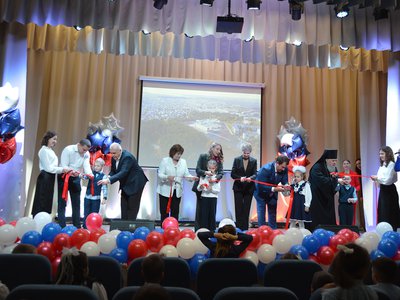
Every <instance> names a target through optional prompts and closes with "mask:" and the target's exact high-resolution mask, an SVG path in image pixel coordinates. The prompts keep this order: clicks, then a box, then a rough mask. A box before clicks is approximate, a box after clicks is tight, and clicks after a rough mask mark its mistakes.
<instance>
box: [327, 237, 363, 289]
mask: <svg viewBox="0 0 400 300" xmlns="http://www.w3.org/2000/svg"><path fill="white" fill-rule="evenodd" d="M338 250H339V251H338V252H337V253H336V256H335V258H334V259H333V262H332V265H331V273H332V275H333V277H334V281H335V283H336V284H337V285H338V286H340V287H342V288H350V287H352V286H354V285H355V284H356V283H357V282H358V281H362V280H363V279H364V277H365V276H366V275H367V273H368V270H369V266H370V258H369V254H368V252H367V250H365V249H364V248H363V247H360V246H358V245H356V244H354V243H350V244H347V245H345V246H344V245H339V246H338Z"/></svg>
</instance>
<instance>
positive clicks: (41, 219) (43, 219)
mask: <svg viewBox="0 0 400 300" xmlns="http://www.w3.org/2000/svg"><path fill="white" fill-rule="evenodd" d="M33 220H34V221H35V222H36V231H37V232H42V229H43V227H44V226H45V225H47V224H49V223H51V221H52V218H51V216H50V214H49V213H47V212H45V211H41V212H40V213H38V214H36V216H35V217H34V218H33Z"/></svg>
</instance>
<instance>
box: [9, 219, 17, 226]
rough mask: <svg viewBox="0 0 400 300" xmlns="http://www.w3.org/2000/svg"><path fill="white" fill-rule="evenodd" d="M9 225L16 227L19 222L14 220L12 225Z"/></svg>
mask: <svg viewBox="0 0 400 300" xmlns="http://www.w3.org/2000/svg"><path fill="white" fill-rule="evenodd" d="M8 224H10V225H12V226H14V227H15V226H16V225H17V220H13V221H11V222H10V223H8Z"/></svg>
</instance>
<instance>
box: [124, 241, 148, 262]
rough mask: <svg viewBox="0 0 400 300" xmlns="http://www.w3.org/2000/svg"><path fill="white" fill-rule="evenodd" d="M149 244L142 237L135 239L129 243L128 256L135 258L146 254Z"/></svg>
mask: <svg viewBox="0 0 400 300" xmlns="http://www.w3.org/2000/svg"><path fill="white" fill-rule="evenodd" d="M146 254H147V245H146V242H145V241H143V240H141V239H136V240H133V241H131V242H130V243H129V245H128V257H129V259H131V260H133V259H135V258H138V257H143V256H146Z"/></svg>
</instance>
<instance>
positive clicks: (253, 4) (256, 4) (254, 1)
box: [247, 0, 262, 10]
mask: <svg viewBox="0 0 400 300" xmlns="http://www.w3.org/2000/svg"><path fill="white" fill-rule="evenodd" d="M261 3H262V1H260V0H247V9H249V10H250V9H258V10H260V6H261Z"/></svg>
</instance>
